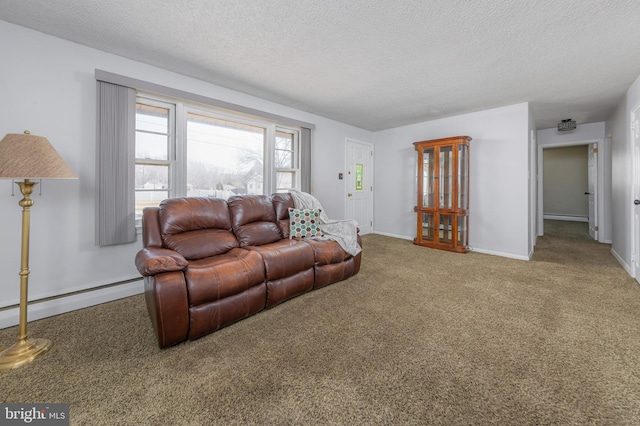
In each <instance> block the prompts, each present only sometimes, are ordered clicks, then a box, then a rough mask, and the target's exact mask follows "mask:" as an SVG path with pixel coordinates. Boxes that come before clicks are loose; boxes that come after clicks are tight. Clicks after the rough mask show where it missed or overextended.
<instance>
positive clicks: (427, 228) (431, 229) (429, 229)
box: [422, 213, 435, 241]
mask: <svg viewBox="0 0 640 426" xmlns="http://www.w3.org/2000/svg"><path fill="white" fill-rule="evenodd" d="M434 235H435V221H434V216H433V215H432V214H429V213H422V239H423V240H426V241H433V239H434Z"/></svg>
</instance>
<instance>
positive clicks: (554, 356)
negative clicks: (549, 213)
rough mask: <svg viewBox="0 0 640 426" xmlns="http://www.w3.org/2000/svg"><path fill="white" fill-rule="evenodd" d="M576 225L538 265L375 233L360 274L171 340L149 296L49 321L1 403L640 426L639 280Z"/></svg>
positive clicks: (306, 418) (562, 231)
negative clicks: (161, 331) (160, 329)
mask: <svg viewBox="0 0 640 426" xmlns="http://www.w3.org/2000/svg"><path fill="white" fill-rule="evenodd" d="M573 225H575V224H569V225H567V224H566V223H552V222H547V227H546V235H545V237H542V238H539V239H538V245H537V248H536V253H535V256H534V259H533V260H532V261H530V262H526V261H519V260H512V259H506V258H501V257H496V256H489V255H483V254H478V253H469V254H464V255H461V254H453V253H448V252H442V251H437V250H431V249H426V248H423V247H418V246H415V245H413V244H412V243H411V242H409V241H404V240H399V239H394V238H389V237H384V236H380V235H367V236H365V237H364V238H363V239H364V247H365V250H364V255H363V262H362V269H361V271H360V274H358V275H357V276H355V277H353V278H351V279H349V280H347V281H344V282H341V283H337V284H334V285H331V286H329V287H326V288H324V289H321V290H317V291H314V292H311V293H307V294H305V295H303V296H301V297H298V298H296V299H294V300H291V301H289V302H286V303H285V304H283V305H280V306H278V307H276V308H274V309H271V310H268V311H264V312H261V313H259V314H258V315H256V316H253V317H251V318H249V319H247V320H244V321H242V322H239V323H237V324H234V325H232V326H230V327H227V328H225V329H223V330H220V331H218V332H216V333H213V334H211V335H208V336H206V337H203V338H201V339H199V340H196V341H194V342H187V343H185V344H181V345H178V346H176V347H173V348H170V349H167V350H159V349H158V348H157V346H156V342H155V340H154V336H153V333H152V328H151V324H150V321H149V319H148V316H147V313H146V307H145V305H144V299H143V297H142V296H135V297H131V298H127V299H123V300H120V301H116V302H112V303H108V304H104V305H100V306H96V307H92V308H88V309H84V310H80V311H76V312H73V313H70V314H65V315H60V316H57V317H54V318H49V319H45V320H40V321H35V322H33V323H31V324H30V325H29V330H30V334H31V335H33V336H34V337H48V338H51V339H53V340H54V342H55V344H54V347H53V348H52V350H51V351H50V352H49V353H47V354H45V355H44V356H43V357H41V358H39V359H38V360H37V361H36V362H34V363H33V364H31V365H29V366H26V367H23V368H20V369H17V370H12V371H8V372H4V373H1V374H0V383H1V385H0V401H3V402H48V403H53V402H60V403H69V404H71V424H86V425H94V424H96V425H107V424H108V425H111V424H118V425H146V424H151V425H155V424H157V425H181V424H189V425H218V424H219V425H229V424H280V425H292V424H296V425H298V424H299V425H320V424H322V425H324V424H349V425H351V424H363V425H365V424H366V425H370V424H384V425H391V424H393V425H396V424H397V425H404V424H413V425H417V424H419V425H485V424H487V425H489V424H491V425H493V424H499V425H591V424H593V425H638V424H640V339H639V337H638V330H640V286H639V285H638V284H637V283H636V282H635V281H634V280H633V279H632V278H630V277H629V276H628V274H627V273H626V272H625V271H624V270H623V269H622V268H621V267H620V265H619V264H618V263H617V261H616V260H615V259H614V258H613V257H612V255H611V254H610V246H609V245H606V244H598V243H595V242H593V241H591V240H590V239H589V238H588V236H585V231H584V230H585V229H586V228H580V226H583V225H584V224H577V225H576V226H575V229H574V228H571V226H573ZM567 226H569V228H567ZM581 229H582V230H581ZM16 333H17V331H16V328H11V329H5V330H0V343H1V344H3V345H8V344H10V343H11V342H12V341H13V340H14V339H15V335H16Z"/></svg>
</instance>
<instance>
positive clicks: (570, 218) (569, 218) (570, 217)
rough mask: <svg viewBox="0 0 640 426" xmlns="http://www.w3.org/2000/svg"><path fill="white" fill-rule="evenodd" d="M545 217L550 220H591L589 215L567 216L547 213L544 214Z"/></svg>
mask: <svg viewBox="0 0 640 426" xmlns="http://www.w3.org/2000/svg"><path fill="white" fill-rule="evenodd" d="M542 217H543V218H544V219H549V220H566V221H568V222H587V223H588V222H589V218H588V217H584V216H567V215H554V214H545V215H542Z"/></svg>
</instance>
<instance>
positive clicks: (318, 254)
mask: <svg viewBox="0 0 640 426" xmlns="http://www.w3.org/2000/svg"><path fill="white" fill-rule="evenodd" d="M305 241H306V242H307V243H308V244H309V245H310V246H311V247H312V248H313V254H314V258H315V263H316V265H318V266H322V265H331V264H334V263H340V262H344V261H345V260H347V259H349V258H350V257H351V255H350V254H349V253H347V252H346V251H344V250H343V249H342V247H340V244H338V243H337V242H335V241H332V240H313V239H309V240H305Z"/></svg>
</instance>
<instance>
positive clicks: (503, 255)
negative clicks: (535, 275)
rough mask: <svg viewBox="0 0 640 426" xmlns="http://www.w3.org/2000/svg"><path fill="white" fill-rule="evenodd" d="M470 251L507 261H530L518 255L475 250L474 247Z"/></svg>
mask: <svg viewBox="0 0 640 426" xmlns="http://www.w3.org/2000/svg"><path fill="white" fill-rule="evenodd" d="M471 251H473V252H476V253H482V254H490V255H492V256H500V257H508V258H509V259H517V260H527V261H528V260H530V259H529V257H527V256H522V255H519V254H513V253H503V252H499V251H493V250H485V249H481V248H476V247H472V248H471Z"/></svg>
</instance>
